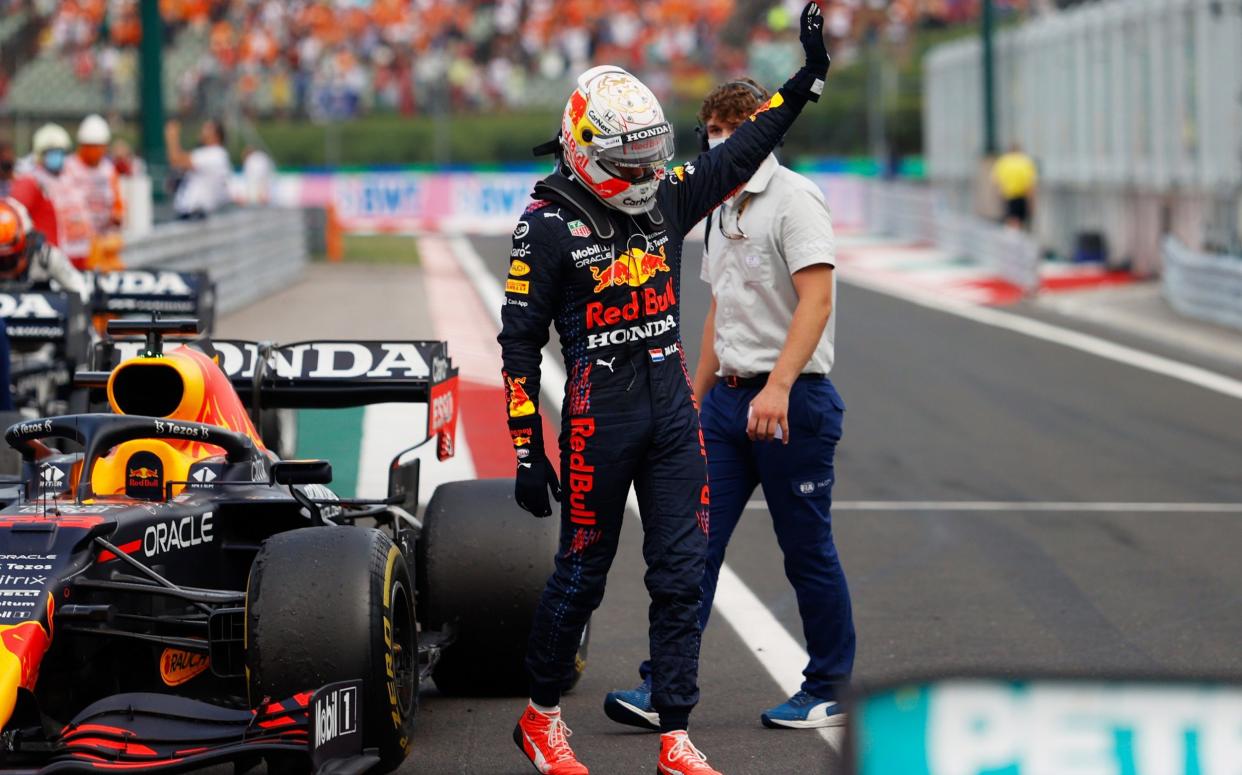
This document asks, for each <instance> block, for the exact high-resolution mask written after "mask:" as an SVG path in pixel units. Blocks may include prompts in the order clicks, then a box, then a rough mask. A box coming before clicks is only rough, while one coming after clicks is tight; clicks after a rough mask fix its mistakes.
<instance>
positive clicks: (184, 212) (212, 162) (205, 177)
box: [164, 120, 233, 219]
mask: <svg viewBox="0 0 1242 775" xmlns="http://www.w3.org/2000/svg"><path fill="white" fill-rule="evenodd" d="M164 141H165V144H166V145H167V146H168V163H169V164H170V165H172V167H173V169H176V170H180V171H182V172H184V173H185V179H184V180H182V181H181V186H180V187H179V188H178V189H177V196H176V197H175V198H174V199H173V209H174V210H176V212H177V217H178V218H185V219H189V218H203V217H205V216H207V215H210V214H211V213H213V212H215V211H216V210H219V209H220V208H221V207H224V206H225V205H226V204H228V203H229V181H230V179H231V178H232V177H233V165H232V162H230V161H229V152H228V149H227V148H225V147H224V127H223V126H221V124H220V122H218V121H215V120H208V121H204V122H203V126H202V129H200V130H199V141H200V143H201V144H200V145H199V146H198V147H197V148H195V149H194V150H192V151H189V152H187V151H185V150H184V149H182V147H181V125H180V124H179V123H177V122H176V121H169V122H168V124H167V125H166V126H165V127H164Z"/></svg>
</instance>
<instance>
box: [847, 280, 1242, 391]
mask: <svg viewBox="0 0 1242 775" xmlns="http://www.w3.org/2000/svg"><path fill="white" fill-rule="evenodd" d="M841 281H842V282H844V283H849V284H851V285H856V286H858V287H859V288H865V289H867V290H869V291H875V292H876V293H882V294H884V295H886V296H892V297H893V298H897V299H901V300H902V301H907V302H910V303H911V304H917V305H918V306H920V307H926V308H927V309H933V310H936V311H938V312H947V313H949V314H950V315H957V316H958V317H962V318H966V319H967V320H972V321H974V322H976V323H982V324H983V325H985V326H992V327H993V328H1001V329H1005V330H1007V331H1013V332H1015V333H1019V334H1025V335H1026V336H1029V337H1032V338H1034V339H1042V340H1043V341H1045V342H1052V343H1054V344H1059V345H1062V346H1064V347H1069V348H1072V349H1075V350H1080V351H1082V352H1085V353H1090V354H1091V355H1096V356H1099V357H1100V358H1105V359H1107V360H1110V361H1116V362H1117V363H1124V364H1126V365H1128V366H1133V367H1134V368H1137V369H1143V370H1145V371H1150V372H1152V373H1154V374H1162V375H1164V376H1166V377H1172V378H1173V379H1180V380H1182V381H1183V382H1189V383H1190V384H1192V385H1198V386H1199V387H1201V388H1205V389H1207V390H1212V391H1215V392H1217V393H1221V394H1223V395H1226V396H1230V397H1232V398H1242V381H1239V380H1236V379H1233V378H1231V377H1226V376H1225V375H1223V374H1217V373H1216V372H1214V371H1208V370H1207V369H1204V368H1200V367H1198V366H1192V365H1190V364H1189V363H1183V362H1181V361H1175V360H1173V359H1172V358H1165V357H1162V356H1159V355H1153V354H1152V353H1149V352H1144V351H1143V350H1139V349H1136V348H1133V347H1127V346H1126V345H1122V344H1117V343H1116V342H1110V341H1108V340H1107V339H1101V338H1100V337H1098V336H1092V335H1090V334H1084V333H1081V332H1079V331H1074V330H1072V329H1069V328H1063V327H1061V326H1057V325H1053V324H1051V323H1045V322H1043V321H1042V320H1035V319H1033V318H1028V317H1023V316H1022V315H1016V314H1014V313H1012V312H1002V311H1001V310H998V309H994V308H992V307H983V306H977V305H974V304H967V303H964V302H960V301H955V300H952V299H947V298H942V297H940V296H933V295H931V294H928V293H925V292H922V291H918V290H915V289H910V288H899V287H895V286H892V285H889V284H887V283H883V282H876V281H874V280H869V279H867V278H864V277H860V276H858V275H855V274H851V273H850V272H848V271H843V272H842V273H841Z"/></svg>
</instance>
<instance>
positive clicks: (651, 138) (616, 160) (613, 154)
mask: <svg viewBox="0 0 1242 775" xmlns="http://www.w3.org/2000/svg"><path fill="white" fill-rule="evenodd" d="M592 145H594V146H595V147H596V149H597V151H598V154H599V159H600V161H603V162H607V163H608V164H609V165H611V166H615V167H652V168H654V167H660V166H663V165H665V164H667V163H668V162H670V161H672V159H673V154H674V148H673V127H672V126H670V125H669V123H668V122H662V123H659V124H655V125H653V126H648V127H643V128H642V129H634V130H631V131H629V132H622V133H620V134H615V135H600V136H598V137H596V138H595V139H594V140H593V141H592Z"/></svg>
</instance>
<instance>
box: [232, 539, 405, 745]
mask: <svg viewBox="0 0 1242 775" xmlns="http://www.w3.org/2000/svg"><path fill="white" fill-rule="evenodd" d="M413 604H414V585H413V584H412V582H411V579H410V572H409V568H408V566H407V564H406V560H405V558H404V557H403V556H402V554H401V552H400V551H398V550H397V548H396V547H395V546H394V545H393V543H392V541H391V540H390V539H389V538H388V536H387V535H385V534H384V533H381V532H379V531H378V530H374V529H371V528H362V527H313V528H302V529H300V530H293V531H290V532H288V533H280V534H278V535H275V536H272V537H271V538H269V539H267V540H266V541H265V542H264V543H263V547H262V548H261V549H260V550H259V554H258V556H257V557H256V558H255V560H254V564H253V565H252V566H251V569H250V581H249V584H248V587H247V592H246V667H247V669H248V672H249V681H250V687H249V688H250V703H251V705H252V706H254V705H257V704H259V703H260V702H262V701H263V700H264V699H265V698H271V699H283V698H286V697H289V696H292V695H293V694H296V693H298V692H304V691H314V690H315V689H317V688H319V687H320V686H323V685H325V684H330V683H333V682H336V681H348V680H355V679H359V678H360V679H362V680H363V702H362V706H363V720H362V734H363V745H364V746H365V747H368V748H371V747H373V748H377V749H379V754H380V759H381V767H382V768H383V769H384V770H391V769H395V768H396V767H397V766H398V765H400V764H401V762H402V761H403V760H404V759H405V757H406V754H408V753H409V751H410V742H411V737H412V735H413V732H414V716H415V714H416V712H417V709H418V633H417V630H416V628H415V620H414V605H413Z"/></svg>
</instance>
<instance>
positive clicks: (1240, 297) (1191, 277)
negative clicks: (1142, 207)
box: [1163, 236, 1242, 329]
mask: <svg viewBox="0 0 1242 775" xmlns="http://www.w3.org/2000/svg"><path fill="white" fill-rule="evenodd" d="M1163 283H1164V288H1163V289H1164V297H1165V298H1166V299H1167V300H1168V302H1169V304H1170V305H1171V306H1172V307H1173V309H1175V310H1177V311H1178V312H1179V313H1181V314H1183V315H1186V316H1187V317H1192V318H1198V319H1200V320H1206V321H1208V322H1210V323H1216V324H1218V325H1224V326H1229V327H1231V328H1237V329H1242V256H1230V255H1223V254H1215V253H1199V252H1197V251H1194V250H1190V249H1189V248H1187V247H1186V246H1185V245H1184V244H1182V242H1181V241H1180V240H1178V239H1177V238H1176V237H1172V236H1170V237H1168V238H1166V239H1165V241H1164V277H1163Z"/></svg>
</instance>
